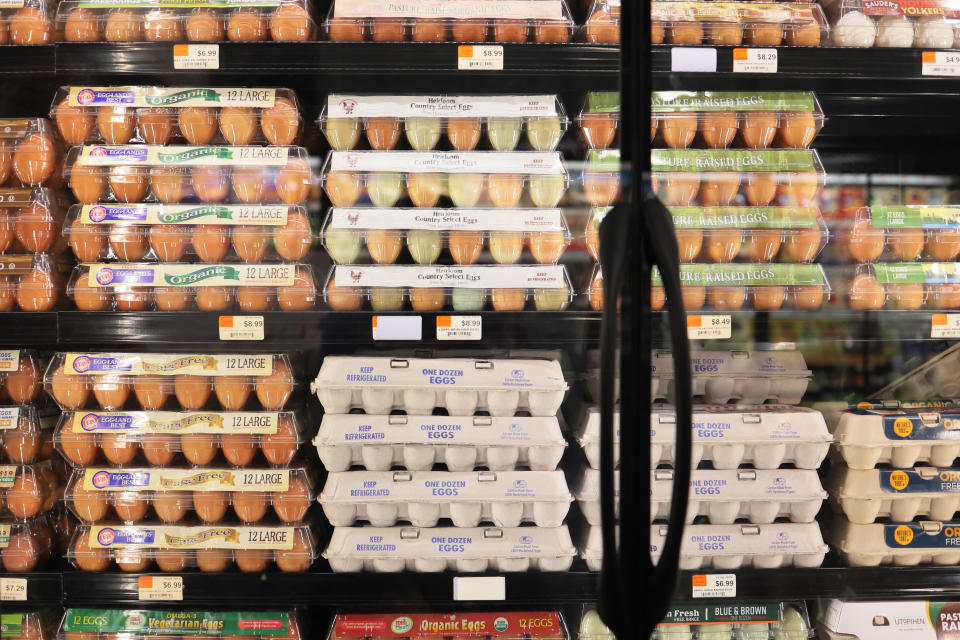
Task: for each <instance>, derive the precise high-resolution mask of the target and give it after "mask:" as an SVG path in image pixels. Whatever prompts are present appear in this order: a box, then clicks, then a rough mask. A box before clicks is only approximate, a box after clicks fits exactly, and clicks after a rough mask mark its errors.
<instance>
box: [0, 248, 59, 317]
mask: <svg viewBox="0 0 960 640" xmlns="http://www.w3.org/2000/svg"><path fill="white" fill-rule="evenodd" d="M3 262H4V263H5V265H6V268H5V269H4V270H3V274H2V275H0V312H5V311H30V312H37V311H53V310H55V309H57V308H60V307H63V306H64V302H65V296H64V289H65V287H66V281H67V272H68V271H69V266H68V265H67V264H66V263H65V262H64V261H63V258H62V256H50V255H48V254H44V253H31V254H25V255H12V254H7V255H4V256H3Z"/></svg>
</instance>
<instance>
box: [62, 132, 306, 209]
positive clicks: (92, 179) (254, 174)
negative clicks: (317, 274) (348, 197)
mask: <svg viewBox="0 0 960 640" xmlns="http://www.w3.org/2000/svg"><path fill="white" fill-rule="evenodd" d="M307 157H308V155H307V151H306V149H304V148H302V147H248V146H168V147H164V146H157V145H87V146H82V147H79V146H78V147H72V148H71V149H70V151H69V153H68V154H67V163H66V169H65V177H66V178H67V179H68V180H69V182H70V189H71V190H72V192H73V195H74V196H75V197H76V199H77V200H78V201H80V202H81V203H83V204H97V203H101V202H128V203H129V202H163V203H166V204H178V203H180V202H185V201H186V202H206V203H209V204H217V203H227V202H231V203H236V204H264V203H284V204H300V203H301V202H304V201H305V200H306V199H307V195H308V194H309V192H310V184H311V173H310V165H309V164H308V162H307Z"/></svg>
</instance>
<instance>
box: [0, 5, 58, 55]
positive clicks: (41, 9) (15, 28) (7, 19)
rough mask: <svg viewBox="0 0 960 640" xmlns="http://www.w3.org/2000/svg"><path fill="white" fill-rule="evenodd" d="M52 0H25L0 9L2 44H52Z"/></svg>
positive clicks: (0, 41)
mask: <svg viewBox="0 0 960 640" xmlns="http://www.w3.org/2000/svg"><path fill="white" fill-rule="evenodd" d="M54 6H55V3H54V2H53V1H52V0H25V1H24V2H20V3H14V4H11V5H8V7H5V8H4V10H3V11H0V44H18V45H29V44H52V43H53V41H54V40H53V36H54V33H53V13H54Z"/></svg>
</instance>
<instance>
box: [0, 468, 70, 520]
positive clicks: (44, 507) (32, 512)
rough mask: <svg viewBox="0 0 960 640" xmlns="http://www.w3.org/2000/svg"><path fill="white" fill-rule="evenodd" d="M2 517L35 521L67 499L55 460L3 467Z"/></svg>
mask: <svg viewBox="0 0 960 640" xmlns="http://www.w3.org/2000/svg"><path fill="white" fill-rule="evenodd" d="M0 472H2V473H0V515H2V516H5V517H12V518H18V519H25V518H32V517H34V516H36V515H38V514H40V513H44V512H47V511H50V510H51V509H53V507H54V506H55V505H56V504H57V501H58V500H60V499H61V498H62V497H63V481H62V480H61V479H60V478H59V477H58V476H57V473H56V470H55V468H54V466H53V463H52V461H50V460H43V461H41V462H37V463H34V464H28V465H11V466H6V465H5V466H3V467H0Z"/></svg>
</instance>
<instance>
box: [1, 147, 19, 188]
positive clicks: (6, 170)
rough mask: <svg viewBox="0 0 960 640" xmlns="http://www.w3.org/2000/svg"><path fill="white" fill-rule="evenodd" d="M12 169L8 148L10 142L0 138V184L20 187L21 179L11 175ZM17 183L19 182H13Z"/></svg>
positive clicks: (11, 155)
mask: <svg viewBox="0 0 960 640" xmlns="http://www.w3.org/2000/svg"><path fill="white" fill-rule="evenodd" d="M12 170H13V154H12V153H11V150H10V143H8V142H6V141H3V140H0V184H4V183H5V184H6V186H8V187H13V188H16V187H22V186H23V184H22V181H21V180H20V179H19V178H17V176H16V175H11V173H10V172H11V171H12ZM15 183H19V184H15Z"/></svg>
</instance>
